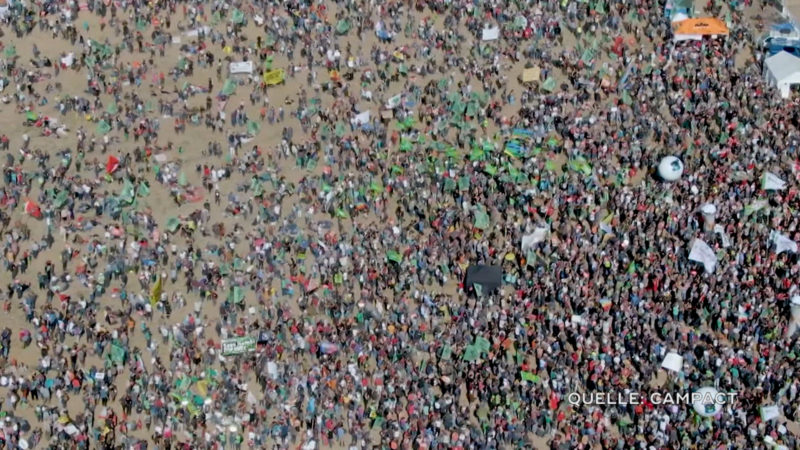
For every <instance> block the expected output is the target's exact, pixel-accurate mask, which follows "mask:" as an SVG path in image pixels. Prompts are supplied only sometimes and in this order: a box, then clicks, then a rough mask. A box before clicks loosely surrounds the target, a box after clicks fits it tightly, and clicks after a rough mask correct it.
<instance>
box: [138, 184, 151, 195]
mask: <svg viewBox="0 0 800 450" xmlns="http://www.w3.org/2000/svg"><path fill="white" fill-rule="evenodd" d="M137 194H138V195H139V197H147V196H148V195H150V187H149V186H148V185H147V183H145V182H141V183H139V191H138V192H137Z"/></svg>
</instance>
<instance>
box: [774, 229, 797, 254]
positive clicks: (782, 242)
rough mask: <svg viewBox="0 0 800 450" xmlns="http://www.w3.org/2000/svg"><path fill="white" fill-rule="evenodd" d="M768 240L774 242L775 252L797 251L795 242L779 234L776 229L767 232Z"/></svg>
mask: <svg viewBox="0 0 800 450" xmlns="http://www.w3.org/2000/svg"><path fill="white" fill-rule="evenodd" d="M769 240H770V242H773V243H775V253H777V254H779V255H780V254H781V253H783V252H785V251H790V252H792V253H797V242H795V241H793V240H791V239H789V237H788V236H786V235H785V234H781V233H779V232H777V231H776V230H772V231H771V232H770V233H769Z"/></svg>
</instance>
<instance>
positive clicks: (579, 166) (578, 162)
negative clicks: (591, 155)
mask: <svg viewBox="0 0 800 450" xmlns="http://www.w3.org/2000/svg"><path fill="white" fill-rule="evenodd" d="M568 164H569V168H570V169H572V170H574V171H576V172H581V173H582V174H584V175H586V176H587V177H588V176H589V175H591V174H592V166H591V165H589V162H588V161H586V158H584V157H582V156H579V157H577V158H574V159H571V160H569V163H568Z"/></svg>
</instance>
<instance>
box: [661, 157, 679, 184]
mask: <svg viewBox="0 0 800 450" xmlns="http://www.w3.org/2000/svg"><path fill="white" fill-rule="evenodd" d="M681 175H683V162H681V160H680V159H678V158H677V157H675V156H665V157H664V158H662V159H661V162H660V163H658V176H660V177H661V178H662V179H663V180H665V181H675V180H677V179H678V178H680V177H681Z"/></svg>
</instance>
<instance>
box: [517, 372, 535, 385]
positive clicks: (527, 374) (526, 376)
mask: <svg viewBox="0 0 800 450" xmlns="http://www.w3.org/2000/svg"><path fill="white" fill-rule="evenodd" d="M520 375H522V379H523V380H524V381H530V382H532V383H537V382H538V381H539V376H538V375H536V374H534V373H531V372H526V371H524V370H523V371H521V372H520Z"/></svg>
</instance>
